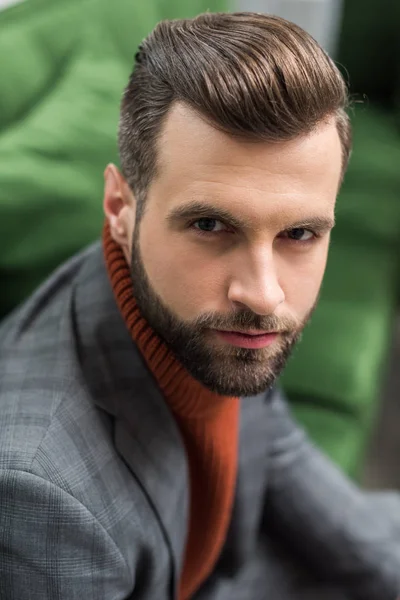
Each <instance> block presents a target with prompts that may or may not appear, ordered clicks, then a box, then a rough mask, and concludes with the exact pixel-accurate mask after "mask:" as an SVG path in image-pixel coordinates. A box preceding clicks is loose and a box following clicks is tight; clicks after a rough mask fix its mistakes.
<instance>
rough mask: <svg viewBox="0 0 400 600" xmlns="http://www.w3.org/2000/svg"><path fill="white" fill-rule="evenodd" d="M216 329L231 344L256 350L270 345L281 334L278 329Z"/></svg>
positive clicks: (220, 336) (219, 335)
mask: <svg viewBox="0 0 400 600" xmlns="http://www.w3.org/2000/svg"><path fill="white" fill-rule="evenodd" d="M214 331H215V333H216V334H217V335H218V337H219V338H220V339H222V340H223V341H224V342H226V343H228V344H230V345H231V346H236V347H237V348H251V349H255V350H257V349H259V348H266V347H267V346H270V345H271V344H273V343H274V342H275V340H276V339H277V337H278V335H279V333H278V332H277V331H253V330H249V331H224V330H222V329H215V330H214Z"/></svg>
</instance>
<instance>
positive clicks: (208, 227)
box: [193, 217, 226, 233]
mask: <svg viewBox="0 0 400 600" xmlns="http://www.w3.org/2000/svg"><path fill="white" fill-rule="evenodd" d="M193 227H194V228H195V229H197V230H198V231H200V232H202V233H219V232H220V231H226V227H225V225H224V224H223V223H222V222H221V221H217V219H211V218H209V217H203V218H201V219H198V220H197V221H195V222H194V223H193Z"/></svg>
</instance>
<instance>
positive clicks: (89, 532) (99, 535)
mask: <svg viewBox="0 0 400 600" xmlns="http://www.w3.org/2000/svg"><path fill="white" fill-rule="evenodd" d="M0 582H1V583H0V588H1V589H0V598H4V599H7V600H28V599H29V600H83V599H84V600H91V599H93V600H122V599H123V598H126V597H128V596H129V595H130V594H129V593H128V592H130V593H132V590H133V587H134V585H133V581H131V577H130V576H129V572H128V569H127V567H126V564H125V562H124V559H123V556H122V555H121V553H120V551H119V550H118V548H117V546H116V545H115V543H114V541H113V540H112V539H111V537H110V536H109V534H108V533H107V532H106V531H105V529H104V528H103V527H102V525H101V524H100V523H99V522H98V520H97V519H96V518H95V517H94V516H93V515H92V514H91V513H90V512H89V511H88V510H87V509H86V508H85V507H84V506H83V505H82V504H81V503H80V502H78V500H76V499H75V498H74V497H73V496H71V495H69V494H68V493H66V492H65V491H64V490H62V489H61V488H59V487H58V486H56V485H54V484H52V483H50V482H48V481H46V480H44V479H42V478H41V477H37V476H36V475H33V474H31V473H27V472H24V471H17V470H14V471H13V470H0Z"/></svg>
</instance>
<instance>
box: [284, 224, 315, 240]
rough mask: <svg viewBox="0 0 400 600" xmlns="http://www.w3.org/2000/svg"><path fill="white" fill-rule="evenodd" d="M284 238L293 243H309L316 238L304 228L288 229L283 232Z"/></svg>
mask: <svg viewBox="0 0 400 600" xmlns="http://www.w3.org/2000/svg"><path fill="white" fill-rule="evenodd" d="M284 237H288V238H289V239H290V240H293V241H294V242H310V241H311V240H312V239H313V238H315V237H316V235H315V233H314V232H313V231H311V230H310V229H305V228H304V227H296V228H295V229H289V230H288V231H286V232H285V235H284Z"/></svg>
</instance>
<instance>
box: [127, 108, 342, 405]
mask: <svg viewBox="0 0 400 600" xmlns="http://www.w3.org/2000/svg"><path fill="white" fill-rule="evenodd" d="M158 147H159V154H158V159H159V169H158V174H157V176H156V178H155V179H154V181H153V183H152V184H151V186H150V188H149V193H148V197H147V201H146V202H147V203H146V210H145V212H144V214H143V216H142V218H141V221H140V223H139V224H136V226H135V225H134V219H133V218H132V219H131V220H130V221H129V222H130V223H132V231H131V232H130V238H129V239H130V240H131V242H130V246H131V247H130V248H129V252H128V258H131V271H132V276H133V287H134V292H135V297H136V300H137V302H138V305H139V308H140V309H141V311H142V313H143V315H144V317H145V318H146V319H147V320H148V322H149V324H150V325H151V326H152V327H153V329H154V330H155V331H156V332H157V333H158V334H159V335H160V336H161V337H162V338H163V339H164V340H165V342H166V343H167V344H168V345H169V346H170V348H171V349H172V350H173V352H174V353H175V354H176V356H177V357H178V359H179V360H180V361H181V362H182V363H183V365H184V366H185V367H186V369H187V370H188V371H189V372H190V373H191V374H192V375H193V376H194V377H196V378H197V379H198V380H200V381H201V382H202V383H203V384H204V385H205V386H207V387H208V388H210V389H212V390H213V391H216V392H217V393H220V394H224V395H235V396H236V395H237V396H248V395H252V394H255V393H258V392H261V391H262V390H264V389H266V388H267V387H269V386H270V385H271V384H272V383H273V381H274V380H275V378H276V377H277V375H278V374H279V373H280V371H281V370H282V368H283V367H284V365H285V362H286V359H287V357H288V356H289V353H290V350H291V348H292V346H293V345H294V343H295V342H296V341H297V340H298V338H299V336H300V333H301V331H302V329H303V328H304V325H305V324H306V322H307V320H308V318H309V317H310V315H311V312H312V310H313V308H314V306H315V304H316V301H317V297H318V293H319V289H320V285H321V281H322V277H323V273H324V269H325V265H326V259H327V252H328V246H329V234H330V229H331V227H332V226H333V220H334V206H335V199H336V194H337V190H338V185H339V179H340V172H341V147H340V141H339V137H338V133H337V130H336V127H335V124H334V122H333V121H331V122H328V123H326V124H322V125H321V126H320V127H319V129H317V130H316V131H315V132H314V133H312V134H311V135H309V136H308V137H303V138H297V139H296V140H294V141H291V142H284V143H263V142H248V141H243V140H241V139H240V140H239V139H236V138H233V137H231V136H228V135H227V134H224V133H222V132H220V131H217V130H216V129H215V128H213V127H212V126H211V125H209V124H208V123H206V122H205V121H204V120H202V119H201V118H200V117H199V116H198V115H197V114H196V113H194V112H193V111H192V110H190V109H189V108H187V107H184V106H182V105H179V104H178V105H175V107H174V108H173V109H172V110H171V112H170V114H169V116H168V118H167V121H166V123H165V126H164V129H163V133H162V136H161V139H160V141H159V146H158ZM131 210H132V211H133V210H134V206H132V209H131Z"/></svg>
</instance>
